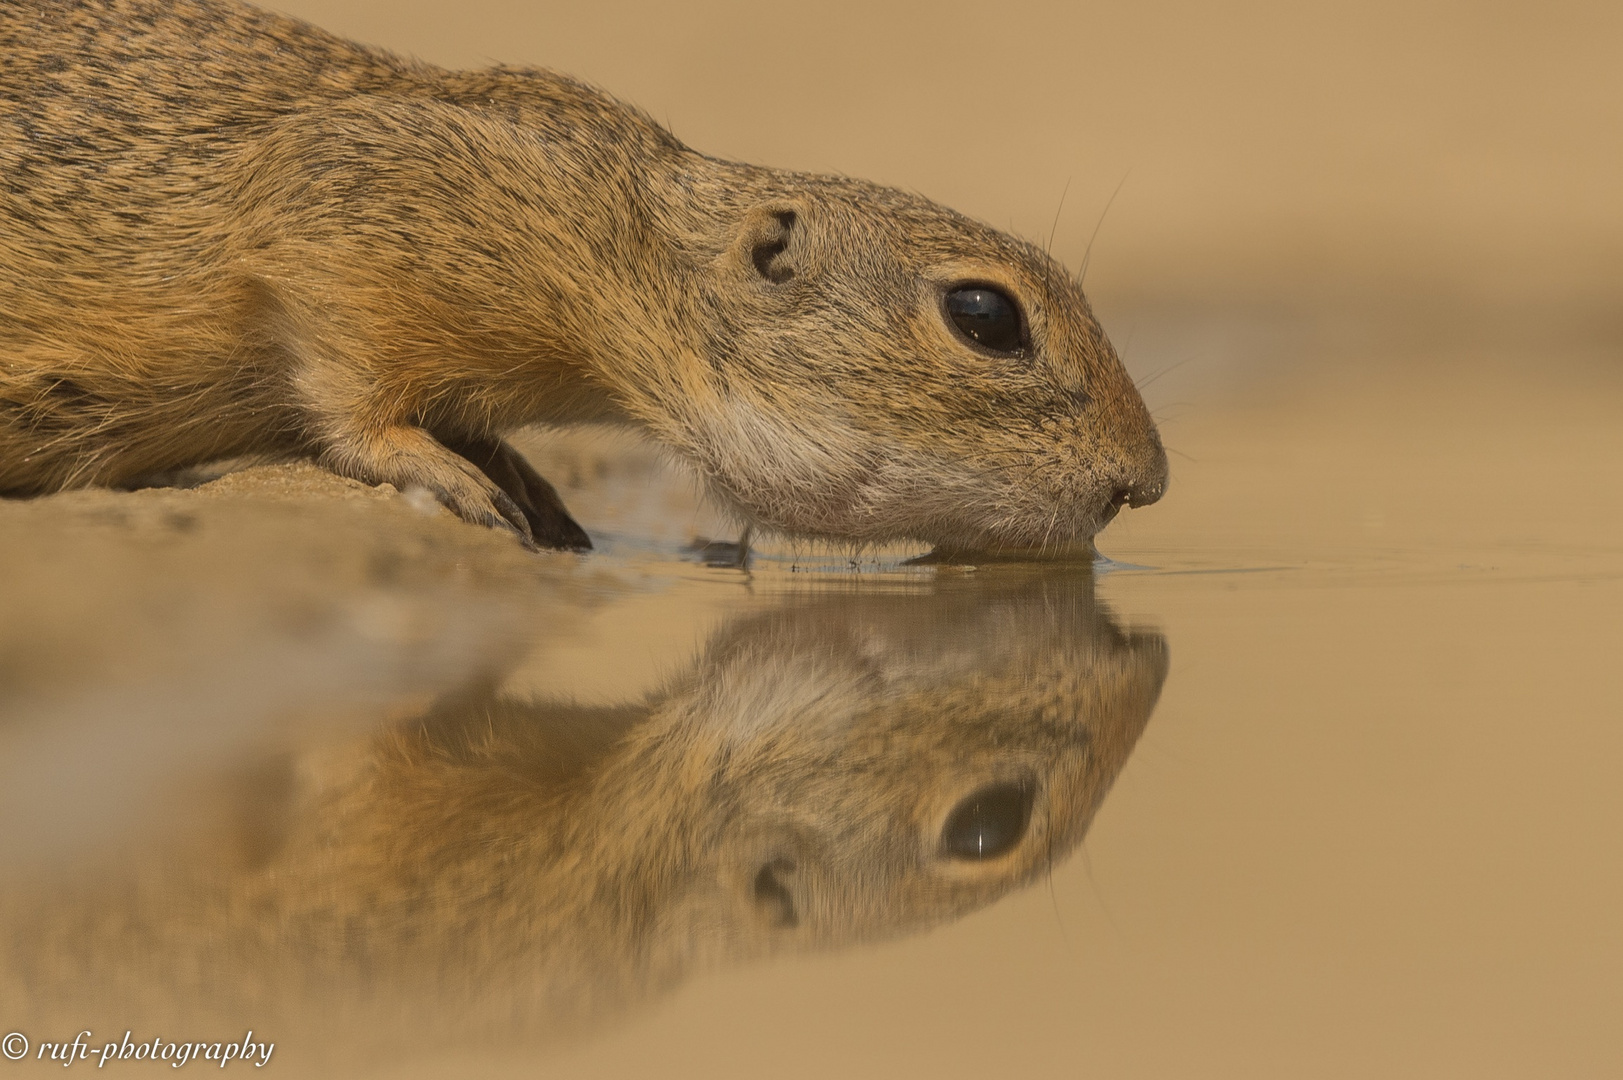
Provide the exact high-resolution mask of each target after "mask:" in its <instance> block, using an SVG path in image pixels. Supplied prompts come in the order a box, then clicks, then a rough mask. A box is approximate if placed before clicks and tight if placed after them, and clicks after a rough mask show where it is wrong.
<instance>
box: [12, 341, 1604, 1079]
mask: <svg viewBox="0 0 1623 1080" xmlns="http://www.w3.org/2000/svg"><path fill="white" fill-rule="evenodd" d="M1151 338H1152V340H1153V335H1151ZM1321 352H1322V355H1319V354H1315V353H1313V352H1312V350H1311V349H1310V348H1307V347H1304V349H1303V350H1302V351H1301V352H1300V353H1299V355H1298V362H1297V363H1293V364H1290V365H1286V366H1283V367H1279V368H1276V369H1257V370H1249V371H1245V372H1235V371H1229V372H1220V373H1219V374H1217V375H1213V374H1211V371H1210V370H1209V369H1208V370H1206V371H1205V372H1204V373H1203V372H1202V371H1200V370H1196V371H1195V372H1193V373H1191V372H1189V371H1186V370H1183V369H1180V371H1179V372H1177V373H1174V374H1172V375H1169V376H1168V377H1167V378H1166V379H1164V380H1161V381H1159V382H1156V383H1153V384H1151V385H1150V391H1149V396H1150V398H1151V400H1152V405H1155V406H1156V407H1157V411H1158V413H1160V415H1161V416H1162V417H1163V430H1164V432H1165V434H1166V437H1167V440H1168V443H1169V445H1170V446H1171V447H1172V449H1173V451H1174V459H1173V461H1174V483H1173V486H1172V489H1171V491H1170V493H1169V494H1168V496H1167V498H1166V499H1165V500H1164V501H1163V502H1162V503H1161V504H1159V505H1157V506H1155V507H1152V508H1148V509H1144V510H1141V511H1134V512H1131V513H1128V514H1126V515H1124V517H1123V518H1122V519H1121V520H1120V521H1118V522H1117V523H1115V524H1114V525H1112V526H1111V528H1110V529H1109V530H1107V531H1106V533H1105V534H1103V536H1102V537H1101V538H1100V542H1099V547H1100V550H1101V551H1102V552H1103V555H1104V556H1105V557H1104V558H1103V559H1102V560H1101V561H1099V562H1098V563H1097V564H1093V565H1089V564H1088V563H1087V562H1085V561H1084V562H1078V561H1075V560H1072V561H1070V562H1065V563H1050V564H1044V565H1004V564H987V565H981V566H975V567H965V566H954V565H946V566H916V565H909V564H908V563H907V562H906V559H907V558H908V557H909V556H912V555H916V554H919V552H918V551H917V550H912V549H906V548H897V549H895V550H887V551H877V552H863V553H860V554H859V555H858V556H855V557H853V556H851V555H850V554H849V553H842V552H832V551H828V550H824V549H813V548H810V547H804V546H797V545H793V544H789V543H785V542H781V541H767V542H758V543H757V544H756V545H755V546H754V548H753V549H752V551H751V552H750V553H749V556H748V558H747V559H744V558H740V552H739V551H738V550H737V549H736V547H729V546H728V543H727V542H728V541H731V540H734V539H736V536H737V533H736V529H734V528H733V527H732V526H730V525H729V524H728V523H727V522H726V521H725V520H724V519H721V518H720V517H719V516H717V515H716V514H714V513H713V512H712V511H709V510H707V509H706V508H705V507H704V506H703V505H702V504H701V503H700V502H699V501H698V500H697V499H696V498H695V496H694V489H693V485H692V484H691V482H690V481H689V480H688V479H686V478H685V477H683V476H682V475H680V474H679V473H676V472H673V471H671V470H669V469H668V468H666V467H665V466H664V465H662V464H661V462H660V461H659V459H658V458H657V456H655V455H654V454H652V453H651V452H650V451H648V450H646V449H644V448H641V447H639V446H636V445H634V444H629V443H626V442H625V441H624V440H620V439H617V438H614V437H611V436H606V435H596V434H591V433H568V434H566V435H564V436H561V437H559V436H537V437H535V438H534V439H533V440H531V441H530V442H528V443H526V446H527V448H528V449H529V450H530V452H531V453H532V456H533V457H534V458H535V459H536V460H537V461H538V463H540V464H541V466H542V470H543V472H546V473H547V474H548V475H550V476H552V477H553V478H554V479H555V480H556V481H557V482H558V484H559V487H560V489H561V490H562V491H563V493H564V495H565V498H566V501H568V502H569V503H570V505H571V506H572V507H573V508H574V509H575V511H576V513H577V516H578V517H579V518H580V519H581V520H582V522H583V523H584V524H585V525H586V526H587V527H588V528H589V529H590V530H591V531H592V532H593V534H594V536H596V537H597V538H598V540H599V551H598V552H597V553H595V554H593V555H590V556H587V557H584V558H577V557H575V556H545V557H539V558H538V557H531V556H528V555H525V554H524V553H523V552H521V551H519V550H518V549H517V548H516V547H515V546H513V545H511V544H509V543H508V542H506V541H505V540H503V539H501V538H500V537H495V536H493V535H489V534H485V533H482V532H479V531H477V530H472V529H469V528H467V527H465V526H462V525H460V524H458V523H456V522H453V521H449V520H447V519H446V518H445V517H444V516H443V515H440V514H438V513H437V512H436V511H435V509H434V508H433V507H432V506H423V505H421V504H420V503H419V502H417V501H415V500H412V499H408V498H406V497H403V496H398V495H391V494H389V493H388V492H378V491H372V490H370V489H362V488H359V487H358V486H356V485H351V484H347V483H345V482H341V481H337V480H334V479H332V478H329V477H325V476H324V475H323V474H320V473H318V472H317V471H315V470H313V469H310V468H308V467H281V468H273V469H268V470H267V469H262V470H252V471H248V472H241V473H236V474H232V475H231V476H228V477H227V478H226V479H225V480H223V481H221V482H220V483H217V484H213V485H209V486H205V487H202V488H199V489H196V490H192V491H175V490H162V491H148V492H140V493H134V494H123V495H114V494H110V493H95V492H91V493H79V494H72V495H67V496H61V497H57V498H53V499H47V500H38V501H35V502H32V503H10V504H5V505H3V506H0V552H3V554H4V558H5V560H6V564H7V565H9V566H12V567H14V568H23V572H21V573H17V572H13V573H11V574H8V576H7V579H6V585H5V597H6V602H5V606H4V609H3V611H4V614H3V617H0V672H3V673H4V680H5V681H4V691H3V695H0V814H3V815H4V819H5V820H4V828H3V829H0V856H3V862H4V868H3V870H0V903H3V905H4V906H3V909H0V920H3V926H0V930H3V933H4V942H5V950H6V952H5V969H4V977H3V981H0V994H3V995H4V996H3V999H0V1000H3V1002H4V1010H3V1019H0V1026H3V1027H4V1028H5V1030H6V1031H7V1032H10V1031H17V1032H21V1033H23V1034H25V1035H26V1036H27V1037H28V1038H29V1040H30V1047H31V1049H30V1051H29V1058H30V1059H34V1060H36V1064H35V1068H36V1069H39V1070H41V1071H42V1070H43V1069H44V1068H47V1067H57V1068H60V1067H61V1066H60V1062H59V1063H58V1064H57V1065H55V1066H51V1065H49V1063H48V1062H47V1064H44V1065H41V1064H39V1063H38V1062H37V1054H38V1049H39V1046H40V1044H41V1043H42V1042H54V1041H71V1040H72V1039H73V1037H74V1035H75V1034H76V1033H78V1032H80V1031H82V1030H86V1029H88V1030H90V1031H91V1032H92V1036H90V1037H87V1038H86V1040H85V1041H86V1042H87V1043H89V1044H91V1045H92V1049H91V1057H90V1058H89V1059H88V1060H85V1061H81V1062H79V1063H78V1064H79V1067H81V1068H88V1067H90V1066H91V1065H93V1064H95V1063H96V1062H97V1061H98V1060H99V1058H100V1055H101V1051H102V1047H103V1045H104V1044H105V1043H106V1042H108V1041H109V1040H113V1041H115V1042H116V1041H119V1040H120V1039H121V1038H122V1036H123V1033H124V1032H125V1031H126V1030H129V1031H130V1032H131V1033H132V1036H131V1037H132V1040H133V1041H136V1042H138V1041H140V1040H141V1039H145V1040H147V1041H148V1042H150V1040H152V1039H153V1038H158V1039H161V1040H164V1041H166V1042H176V1041H190V1040H203V1041H206V1042H211V1043H212V1042H215V1041H219V1042H222V1043H224V1042H227V1041H232V1040H235V1041H237V1042H238V1043H240V1042H241V1041H242V1040H243V1037H244V1032H246V1031H248V1030H249V1029H252V1030H253V1032H254V1033H255V1034H254V1036H253V1040H255V1041H258V1040H273V1041H274V1042H275V1044H276V1048H275V1050H274V1057H273V1060H272V1063H271V1067H274V1068H276V1069H277V1070H278V1071H280V1072H282V1073H284V1074H287V1075H367V1074H378V1075H397V1076H440V1075H447V1074H451V1073H456V1074H465V1073H474V1074H479V1075H492V1076H500V1075H534V1074H537V1073H539V1074H543V1075H549V1076H553V1075H558V1076H633V1075H636V1076H644V1075H657V1076H685V1075H695V1076H697V1075H704V1076H744V1075H750V1076H754V1075H759V1074H760V1073H761V1072H762V1071H763V1070H765V1071H767V1072H770V1073H771V1074H772V1075H774V1076H806V1077H822V1076H831V1075H861V1076H869V1075H873V1076H879V1075H890V1076H894V1075H904V1076H910V1075H917V1076H983V1075H988V1074H994V1075H1013V1076H1071V1075H1078V1074H1086V1075H1100V1076H1121V1077H1133V1076H1144V1077H1160V1076H1235V1077H1241V1076H1244V1077H1254V1076H1281V1077H1287V1076H1304V1075H1309V1076H1349V1077H1353V1076H1357V1077H1363V1076H1370V1075H1402V1076H1417V1077H1419V1076H1425V1077H1431V1076H1454V1075H1458V1076H1472V1077H1490V1076H1506V1077H1509V1076H1531V1075H1541V1076H1568V1077H1578V1076H1606V1075H1616V1074H1617V1072H1618V1070H1619V1069H1620V1068H1623V1050H1620V1048H1619V1043H1618V1041H1617V1040H1616V1039H1615V1037H1614V1036H1613V1035H1612V1033H1611V1029H1612V1026H1613V1024H1612V1018H1613V1017H1614V1016H1615V1015H1616V1013H1617V1011H1618V1009H1619V1007H1623V930H1620V929H1619V927H1620V925H1623V924H1620V923H1619V920H1618V918H1617V912H1618V911H1619V910H1620V907H1623V854H1620V847H1619V842H1618V841H1619V832H1618V829H1619V822H1623V794H1620V788H1619V785H1618V784H1617V783H1616V782H1615V778H1614V774H1615V772H1616V762H1617V761H1618V760H1619V759H1620V757H1623V731H1620V725H1619V720H1620V718H1623V678H1619V676H1618V672H1617V659H1616V658H1617V655H1618V648H1619V645H1620V644H1623V624H1620V622H1619V615H1618V611H1619V610H1620V606H1623V543H1620V542H1619V539H1618V538H1619V537H1620V536H1623V500H1620V499H1619V498H1618V493H1619V492H1620V491H1623V393H1620V391H1623V382H1620V379H1619V376H1618V372H1617V369H1616V367H1615V364H1613V365H1612V366H1608V365H1607V362H1606V360H1605V358H1604V357H1603V358H1602V360H1601V362H1590V361H1586V360H1585V359H1584V358H1583V357H1573V356H1558V355H1549V356H1545V355H1513V354H1510V355H1507V354H1505V353H1504V352H1503V350H1499V351H1497V352H1492V353H1490V352H1488V351H1486V350H1481V351H1478V352H1475V353H1473V352H1472V351H1471V350H1469V349H1464V350H1456V353H1457V355H1442V354H1440V353H1438V352H1436V351H1432V352H1427V351H1423V350H1416V349H1410V350H1408V351H1403V350H1383V351H1382V352H1381V353H1379V354H1377V353H1374V352H1371V353H1370V354H1369V355H1347V354H1345V352H1336V353H1334V354H1332V353H1330V352H1328V351H1323V350H1321ZM1150 359H1157V358H1155V357H1151V358H1150ZM1196 367H1197V369H1198V365H1197V366H1196ZM707 543H709V544H710V546H709V547H708V548H706V547H705V545H706V544H707ZM1084 836H1085V839H1084ZM0 1034H3V1033H0ZM115 1053H116V1051H115ZM49 1054H50V1051H49V1050H48V1051H47V1057H49ZM192 1064H193V1065H194V1066H195V1067H204V1066H205V1065H207V1066H209V1067H212V1064H213V1063H212V1062H207V1061H200V1062H194V1063H192ZM232 1065H233V1067H234V1068H238V1069H241V1068H243V1067H245V1066H244V1065H243V1064H242V1063H237V1062H233V1063H232ZM115 1066H117V1067H121V1068H133V1067H135V1062H133V1061H123V1062H117V1061H109V1062H108V1065H107V1067H108V1068H113V1067H115ZM160 1067H161V1066H160ZM7 1068H8V1069H13V1070H16V1071H17V1072H18V1073H19V1074H23V1073H25V1072H27V1071H29V1070H27V1069H25V1068H24V1067H23V1066H21V1065H20V1064H17V1065H14V1064H8V1065H7Z"/></svg>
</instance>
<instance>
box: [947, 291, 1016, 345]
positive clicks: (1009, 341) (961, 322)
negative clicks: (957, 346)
mask: <svg viewBox="0 0 1623 1080" xmlns="http://www.w3.org/2000/svg"><path fill="white" fill-rule="evenodd" d="M946 308H947V318H949V319H951V320H952V324H953V325H954V326H956V327H957V328H958V330H959V331H960V332H961V333H962V334H963V335H964V336H965V337H967V338H968V339H969V340H971V341H973V342H974V343H975V344H977V345H983V346H985V347H986V348H988V349H991V350H992V351H993V352H1000V353H1018V352H1020V351H1021V350H1022V349H1023V348H1025V344H1026V335H1025V330H1024V328H1023V327H1022V326H1021V323H1020V308H1019V307H1017V306H1016V305H1015V302H1014V301H1013V300H1011V299H1009V297H1008V296H1007V295H1005V294H1004V293H1002V292H999V291H998V290H997V289H994V288H991V287H990V286H986V285H968V286H965V287H964V288H962V289H954V290H953V291H952V292H950V293H948V294H947V299H946Z"/></svg>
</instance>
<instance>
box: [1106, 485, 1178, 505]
mask: <svg viewBox="0 0 1623 1080" xmlns="http://www.w3.org/2000/svg"><path fill="white" fill-rule="evenodd" d="M1166 489H1167V485H1166V481H1165V480H1162V481H1160V482H1158V483H1154V484H1133V485H1131V486H1130V487H1123V488H1117V489H1116V491H1115V493H1114V494H1112V495H1111V496H1110V505H1111V506H1115V507H1122V506H1131V507H1133V508H1134V509H1137V508H1138V507H1140V506H1148V505H1150V503H1152V502H1155V501H1156V500H1157V499H1159V498H1160V497H1161V495H1162V493H1163V492H1165V491H1166Z"/></svg>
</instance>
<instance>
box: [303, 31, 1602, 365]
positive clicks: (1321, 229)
mask: <svg viewBox="0 0 1623 1080" xmlns="http://www.w3.org/2000/svg"><path fill="white" fill-rule="evenodd" d="M273 6H276V7H280V8H282V9H283V10H286V11H288V12H290V13H293V14H296V15H300V16H303V17H307V18H309V19H312V20H314V21H316V22H318V23H320V24H322V25H324V26H326V27H328V28H330V29H332V30H335V31H339V32H341V33H344V34H346V35H349V36H351V37H354V38H357V39H360V40H364V41H368V42H371V43H374V44H378V45H383V46H386V47H389V48H392V49H395V50H398V51H401V52H406V53H411V54H414V55H417V56H420V57H422V58H423V59H426V60H430V61H434V62H437V63H441V64H446V65H451V66H458V67H469V66H479V65H483V64H487V63H491V62H505V63H521V64H538V65H544V66H549V67H554V68H557V69H559V70H563V71H567V72H570V73H571V74H574V75H577V76H579V77H581V78H584V79H586V80H588V81H591V82H594V83H596V84H598V85H600V86H603V87H605V88H607V89H608V90H610V91H611V92H613V93H615V94H617V95H618V96H620V97H622V98H624V99H626V100H628V101H631V102H633V103H635V104H638V105H640V106H642V107H643V108H645V109H646V110H648V111H649V112H651V113H652V114H653V115H654V116H656V117H658V118H659V119H661V120H663V121H665V122H666V123H668V124H669V125H670V126H671V127H672V129H673V130H674V131H675V132H676V134H677V135H678V136H680V137H681V138H682V139H684V140H685V141H687V142H688V143H689V144H690V145H693V146H694V147H696V148H698V149H701V150H704V151H706V152H709V153H713V154H717V155H722V156H728V157H735V158H740V159H745V160H749V161H754V162H758V163H763V164H770V165H778V166H784V167H789V168H795V169H807V170H826V171H832V172H841V173H848V174H852V175H857V176H863V177H867V178H870V179H874V180H879V181H882V182H886V183H890V184H895V185H899V186H901V187H906V188H912V189H916V190H918V191H921V192H923V193H924V194H926V195H928V196H930V197H932V198H935V199H937V200H939V201H942V202H945V203H947V204H949V205H951V206H954V207H956V208H958V209H960V210H963V211H965V212H967V213H970V214H973V215H975V216H977V217H980V218H982V219H984V220H987V221H990V222H992V223H993V224H995V225H998V226H1001V227H1005V228H1011V229H1013V230H1014V231H1016V232H1018V233H1021V234H1023V235H1025V236H1028V237H1032V238H1035V239H1038V240H1046V239H1047V238H1048V236H1049V235H1050V233H1051V232H1052V235H1053V248H1054V251H1055V252H1056V253H1057V254H1058V255H1059V257H1060V258H1062V259H1063V260H1064V261H1065V262H1066V263H1067V264H1069V265H1071V266H1072V267H1076V266H1078V265H1079V264H1080V263H1081V261H1082V259H1083V256H1084V253H1085V251H1086V250H1087V247H1088V242H1089V237H1090V235H1092V234H1093V232H1094V229H1095V227H1096V226H1099V231H1098V238H1097V241H1096V242H1095V244H1094V247H1093V254H1092V259H1091V262H1090V266H1089V271H1088V278H1087V281H1088V285H1089V292H1090V294H1091V295H1092V296H1093V297H1094V300H1095V303H1096V305H1097V306H1098V307H1099V309H1100V312H1101V315H1102V316H1103V317H1104V318H1105V321H1106V326H1107V328H1108V329H1112V330H1113V331H1115V332H1116V333H1117V336H1118V339H1120V337H1121V332H1120V330H1119V329H1117V328H1116V327H1112V325H1111V324H1112V315H1113V314H1114V315H1115V321H1116V322H1117V323H1120V322H1121V320H1122V318H1123V316H1124V313H1131V312H1144V311H1146V310H1154V311H1167V310H1196V311H1199V310H1209V309H1213V308H1218V309H1230V310H1234V309H1245V310H1250V311H1257V310H1259V309H1260V310H1261V311H1263V312H1265V313H1278V312H1281V311H1283V312H1287V313H1288V312H1300V311H1304V310H1306V311H1337V312H1347V313H1351V314H1354V315H1358V316H1360V317H1367V316H1371V315H1373V316H1380V315H1384V314H1391V315H1397V316H1400V317H1401V318H1402V320H1403V321H1405V322H1410V323H1422V324H1425V325H1428V326H1436V325H1437V323H1438V322H1439V320H1446V321H1447V322H1448V323H1450V324H1452V325H1456V326H1459V327H1463V328H1475V330H1476V332H1477V334H1478V335H1479V336H1482V335H1486V336H1492V335H1494V334H1498V333H1503V332H1507V331H1508V330H1512V329H1515V330H1517V332H1518V335H1519V336H1524V337H1525V336H1529V335H1530V336H1534V337H1537V338H1539V339H1541V340H1545V341H1548V336H1547V335H1554V336H1556V337H1560V338H1564V339H1567V340H1570V341H1589V342H1593V341H1596V340H1602V341H1608V342H1610V341H1616V340H1618V339H1620V338H1623V299H1620V297H1619V288H1618V286H1619V283H1620V282H1623V197H1620V194H1619V193H1620V192H1623V62H1620V61H1619V57H1620V56H1623V5H1619V4H1616V3H1540V4H1534V3H1520V4H1506V3H1491V2H1488V3H1420V4H1414V3H1397V2H1387V0H1376V2H1364V3H1359V4H1303V3H1281V2H1267V0H1264V2H1255V3H1235V2H1229V3H1187V2H1182V3H1178V2H1175V3H1128V2H1122V0H1113V2H1108V3H1057V2H1052V0H1048V2H1043V0H1025V2H1021V0H1011V2H1004V3H988V2H984V0H980V2H964V0H946V2H938V3H930V4H913V3H899V2H883V0H881V2H861V3H855V2H829V3H818V4H809V3H794V4H784V3H776V4H774V3H760V2H741V0H688V2H677V3H651V2H647V0H607V2H597V3H589V4H586V3H567V4H566V3H558V2H545V0H542V2H515V0H457V2H454V3H453V2H450V0H281V2H280V3H277V4H274V5H273ZM1118 186H1119V189H1120V190H1119V193H1118V194H1117V195H1116V197H1115V200H1114V202H1113V203H1112V202H1111V196H1112V193H1113V192H1116V191H1117V188H1118ZM1062 197H1063V206H1062V205H1061V200H1062ZM1107 204H1109V206H1110V209H1109V212H1108V214H1105V208H1106V205H1107ZM1101 215H1103V224H1102V226H1100V219H1101ZM1124 351H1125V350H1124ZM1128 359H1129V362H1131V360H1132V357H1131V356H1130V355H1129V357H1128Z"/></svg>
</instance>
